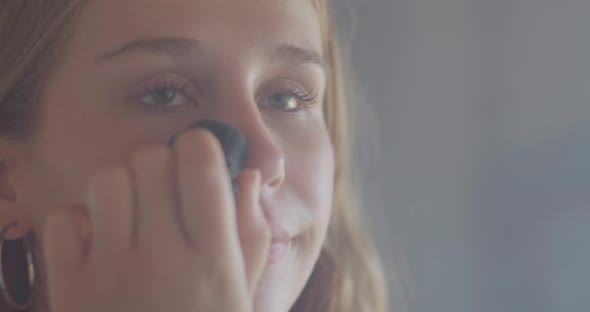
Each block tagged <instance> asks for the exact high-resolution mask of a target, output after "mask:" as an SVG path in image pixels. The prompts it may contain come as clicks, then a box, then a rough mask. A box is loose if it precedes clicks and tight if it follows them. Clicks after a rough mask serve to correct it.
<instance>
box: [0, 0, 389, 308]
mask: <svg viewBox="0 0 590 312" xmlns="http://www.w3.org/2000/svg"><path fill="white" fill-rule="evenodd" d="M313 2H314V5H315V6H316V9H317V12H318V16H319V20H320V24H321V31H322V38H323V41H324V44H323V50H324V55H325V57H326V59H327V61H328V62H329V64H330V68H331V73H330V79H329V84H328V89H327V92H326V98H325V118H326V120H325V122H326V125H327V129H328V131H329V134H330V137H331V139H332V144H333V147H334V155H335V160H336V162H335V173H334V198H333V211H332V218H331V221H330V224H329V227H328V233H327V237H326V241H325V242H324V246H323V248H322V251H321V253H320V257H319V259H318V261H317V263H316V265H315V267H314V270H313V272H312V274H311V276H310V279H309V280H308V282H307V284H306V286H305V288H304V290H303V292H302V293H301V295H300V296H299V298H298V299H297V301H296V303H295V304H294V306H293V308H292V311H294V312H386V311H388V300H387V287H386V282H385V280H386V279H385V277H384V272H383V270H382V264H381V261H380V258H379V257H378V255H377V252H376V250H375V248H374V247H373V244H372V241H371V240H370V239H369V237H368V235H367V234H366V231H365V230H364V229H363V228H362V222H361V219H360V215H359V213H358V207H359V206H360V205H359V204H360V203H359V194H357V193H355V192H354V191H353V190H354V189H356V188H353V187H352V177H351V174H350V168H351V163H350V162H351V157H350V155H351V152H352V151H351V147H352V146H351V144H350V143H351V141H352V140H351V139H350V138H351V136H350V131H351V129H350V124H349V123H348V117H349V116H348V114H347V112H348V106H347V103H346V101H345V99H346V96H345V90H346V89H347V88H348V84H347V81H346V79H345V78H347V77H345V76H347V75H345V66H344V64H343V59H342V55H341V49H340V46H339V42H338V40H337V36H336V32H335V28H334V25H333V24H332V23H333V22H332V19H331V16H330V15H329V10H328V3H327V0H313ZM85 3H86V0H35V1H12V0H8V1H1V2H0V42H2V43H3V44H2V45H1V46H0V72H1V73H2V75H1V76H0V136H1V137H3V138H11V139H15V140H18V139H23V138H26V137H29V136H32V135H34V134H35V130H36V129H37V127H38V125H39V123H40V122H41V119H40V115H41V114H40V113H39V112H40V109H41V106H40V104H41V103H40V101H39V99H40V97H39V95H40V93H41V91H42V87H43V84H44V81H45V79H47V77H48V76H49V73H50V71H51V68H52V67H53V66H56V65H57V62H58V61H59V57H58V55H59V53H60V52H61V51H62V49H63V47H64V46H65V43H66V41H67V39H68V37H69V35H70V34H71V32H72V31H73V29H74V28H75V24H76V19H77V17H78V16H79V12H80V11H81V10H82V9H83V7H84V5H85ZM31 21H35V22H34V23H32V22H31ZM10 252H11V251H10V250H8V251H7V253H10Z"/></svg>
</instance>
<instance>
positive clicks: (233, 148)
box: [168, 120, 246, 193]
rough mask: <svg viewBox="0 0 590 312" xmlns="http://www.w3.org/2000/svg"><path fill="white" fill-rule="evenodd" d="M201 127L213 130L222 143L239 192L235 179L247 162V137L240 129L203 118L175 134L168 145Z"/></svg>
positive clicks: (229, 169) (234, 185) (231, 174)
mask: <svg viewBox="0 0 590 312" xmlns="http://www.w3.org/2000/svg"><path fill="white" fill-rule="evenodd" d="M199 127H200V128H206V129H207V130H209V131H211V132H212V133H213V134H214V135H215V137H217V139H218V140H219V142H220V143H221V147H222V149H223V154H224V156H225V162H226V164H227V167H228V172H229V174H230V176H231V179H232V184H233V187H234V193H235V192H237V186H236V184H235V183H234V179H235V178H236V177H237V176H238V174H239V173H240V171H241V170H242V169H243V166H244V163H245V162H246V138H245V137H244V135H243V134H242V132H240V130H239V129H237V128H235V127H233V126H231V125H228V124H227V123H224V122H221V121H217V120H201V121H198V122H195V123H194V124H192V125H190V126H188V127H187V128H186V129H184V130H182V131H180V132H178V133H177V134H175V135H174V136H173V137H172V138H171V139H170V141H169V142H168V145H169V146H170V147H172V146H174V140H175V139H176V137H177V136H178V135H179V134H180V133H182V132H184V131H186V130H188V129H191V128H199Z"/></svg>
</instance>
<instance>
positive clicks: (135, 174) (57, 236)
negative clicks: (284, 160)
mask: <svg viewBox="0 0 590 312" xmlns="http://www.w3.org/2000/svg"><path fill="white" fill-rule="evenodd" d="M238 186H239V190H240V192H239V195H238V196H237V198H236V200H235V201H236V203H234V198H233V196H234V195H233V193H232V191H231V184H230V180H229V176H228V174H227V168H226V167H225V161H224V159H223V153H222V150H221V147H220V145H219V142H218V141H217V140H216V139H215V137H214V136H213V135H212V134H211V133H210V132H208V131H206V130H204V129H193V130H189V131H187V132H186V133H183V134H182V135H181V136H180V137H179V138H178V140H177V142H176V145H175V147H174V149H169V148H167V147H165V146H164V145H162V146H151V147H150V148H146V149H143V150H141V151H139V152H138V153H137V154H136V155H135V157H134V158H133V161H132V162H131V169H130V170H129V169H127V167H125V166H120V167H117V168H114V169H110V170H106V171H102V172H99V173H97V174H96V175H94V176H93V177H92V179H91V180H90V182H89V187H88V203H87V204H88V209H85V208H86V207H71V208H66V209H63V210H60V211H56V212H54V213H53V214H52V215H50V216H49V217H48V219H47V223H46V227H45V230H44V237H43V247H44V254H45V261H46V267H47V273H48V288H49V289H48V292H49V293H48V295H49V302H50V307H51V310H52V311H56V312H80V311H88V312H104V311H110V312H134V311H136V312H164V311H166V312H169V311H179V312H181V311H187V312H188V311H191V312H199V311H203V312H205V311H207V312H208V311H220V312H249V311H252V301H253V299H252V296H253V294H254V292H255V289H256V284H257V282H258V279H259V278H260V276H261V274H262V271H263V269H264V267H265V265H266V259H267V255H268V248H269V244H270V237H271V233H270V229H269V227H268V225H267V223H266V220H265V217H264V214H263V212H262V210H261V208H260V205H259V189H260V174H259V172H258V171H254V170H251V169H246V170H244V171H242V173H241V174H240V176H238ZM235 206H237V207H235ZM85 224H86V226H85ZM85 227H86V228H88V230H87V231H86V232H88V233H89V235H88V236H86V239H84V237H85V235H84V234H83V233H84V232H85V231H84V228H85ZM84 242H86V243H84Z"/></svg>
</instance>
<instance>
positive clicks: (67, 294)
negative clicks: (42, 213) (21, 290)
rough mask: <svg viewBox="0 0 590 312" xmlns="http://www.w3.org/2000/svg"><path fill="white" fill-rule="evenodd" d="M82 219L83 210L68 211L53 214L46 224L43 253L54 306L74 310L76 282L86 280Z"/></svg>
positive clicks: (51, 301) (68, 209)
mask: <svg viewBox="0 0 590 312" xmlns="http://www.w3.org/2000/svg"><path fill="white" fill-rule="evenodd" d="M80 219H81V214H80V212H79V211H75V210H74V209H73V208H66V209H63V210H59V211H56V212H53V213H51V214H50V215H49V216H48V217H47V220H46V223H45V228H44V234H43V254H44V255H45V265H46V266H47V267H46V268H47V285H48V291H49V294H48V295H49V298H51V300H50V303H51V305H52V306H56V307H60V308H62V307H70V306H69V305H71V304H73V301H72V300H71V296H72V295H75V294H73V293H72V292H73V291H75V289H76V287H75V285H76V282H78V281H80V280H81V278H82V276H81V273H82V268H83V262H84V254H83V248H82V235H83V230H82V228H81V224H80V222H81V220H80ZM70 308H74V307H70ZM74 310H75V309H72V310H69V311H74Z"/></svg>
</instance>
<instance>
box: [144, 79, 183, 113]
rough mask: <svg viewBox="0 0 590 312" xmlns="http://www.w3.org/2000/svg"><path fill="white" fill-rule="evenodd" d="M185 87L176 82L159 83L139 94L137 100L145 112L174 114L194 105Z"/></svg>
mask: <svg viewBox="0 0 590 312" xmlns="http://www.w3.org/2000/svg"><path fill="white" fill-rule="evenodd" d="M187 87H188V86H187V85H186V84H183V83H182V82H179V81H178V80H170V81H161V82H157V83H155V84H154V85H151V86H149V87H148V88H146V90H144V91H143V92H141V94H140V95H139V96H138V100H139V101H140V102H141V105H142V107H143V108H144V109H145V110H147V111H157V112H174V111H179V110H182V109H186V108H188V106H189V105H195V103H194V101H193V99H192V97H191V96H190V95H188V94H187V92H186V90H187Z"/></svg>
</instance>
